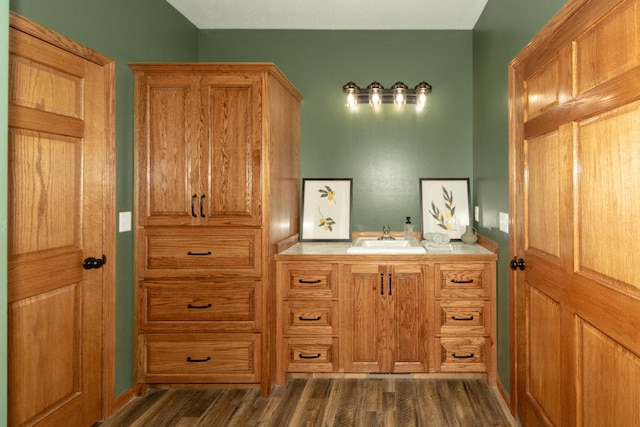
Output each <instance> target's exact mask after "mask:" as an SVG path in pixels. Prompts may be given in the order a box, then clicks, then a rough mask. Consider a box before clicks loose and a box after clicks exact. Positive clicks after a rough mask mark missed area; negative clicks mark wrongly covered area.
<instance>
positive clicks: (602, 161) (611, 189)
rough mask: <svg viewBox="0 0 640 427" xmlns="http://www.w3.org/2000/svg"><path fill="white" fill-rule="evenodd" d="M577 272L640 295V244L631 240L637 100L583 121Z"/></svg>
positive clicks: (637, 206)
mask: <svg viewBox="0 0 640 427" xmlns="http://www.w3.org/2000/svg"><path fill="white" fill-rule="evenodd" d="M578 132H579V133H578V145H579V163H580V185H579V187H578V206H577V207H576V210H577V220H578V233H579V234H578V236H577V239H578V241H579V246H578V248H577V250H578V253H577V255H578V257H577V264H578V265H577V268H578V270H579V271H580V272H581V273H583V274H585V275H587V276H590V277H592V278H596V279H598V280H602V281H605V282H606V283H609V284H612V285H615V286H618V287H620V288H622V289H623V290H628V289H634V290H635V292H636V295H637V294H638V292H640V270H639V269H638V268H637V265H636V264H635V262H634V261H633V258H634V257H629V256H620V253H619V251H618V249H619V244H620V242H624V253H625V254H629V253H631V254H633V253H638V252H640V240H638V239H635V238H630V237H631V236H633V235H634V233H635V232H636V231H635V230H636V229H637V227H638V223H637V221H636V220H635V216H634V215H632V214H631V213H632V212H640V198H638V197H636V195H638V194H640V180H638V179H634V178H633V177H634V176H635V175H636V174H637V169H638V164H640V144H638V141H639V140H640V102H634V103H632V104H629V105H627V106H623V107H620V108H617V109H615V110H612V111H611V112H608V113H605V114H601V115H598V116H596V117H593V118H591V119H588V120H585V121H583V122H581V123H580V128H579V131H578Z"/></svg>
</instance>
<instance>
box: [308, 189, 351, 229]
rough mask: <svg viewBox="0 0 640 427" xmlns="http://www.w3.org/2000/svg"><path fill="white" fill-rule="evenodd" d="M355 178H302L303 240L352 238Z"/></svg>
mask: <svg viewBox="0 0 640 427" xmlns="http://www.w3.org/2000/svg"><path fill="white" fill-rule="evenodd" d="M352 189H353V179H352V178H304V179H303V180H302V216H301V225H300V241H301V242H305V241H306V242H310V241H314V242H350V241H351V207H352V203H353V202H352V200H353V199H352V194H351V193H352Z"/></svg>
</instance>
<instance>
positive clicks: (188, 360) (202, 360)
mask: <svg viewBox="0 0 640 427" xmlns="http://www.w3.org/2000/svg"><path fill="white" fill-rule="evenodd" d="M209 360H211V357H207V358H205V359H193V358H191V356H189V357H187V362H189V363H204V362H208V361H209Z"/></svg>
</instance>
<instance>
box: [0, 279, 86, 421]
mask: <svg viewBox="0 0 640 427" xmlns="http://www.w3.org/2000/svg"><path fill="white" fill-rule="evenodd" d="M80 293H81V292H80V287H79V286H78V285H77V284H70V285H68V286H66V287H64V288H60V289H56V290H53V291H50V292H46V293H41V294H39V295H37V296H34V297H30V298H26V299H22V300H20V301H17V302H14V303H11V304H9V338H8V339H9V341H8V344H9V348H10V349H11V359H12V361H13V363H12V364H11V369H12V375H11V376H10V383H9V405H10V406H11V407H12V408H13V409H14V411H15V413H16V414H20V417H17V416H16V417H14V418H13V422H14V423H15V425H21V424H22V423H24V422H25V421H27V420H29V419H31V418H32V417H34V416H36V415H37V414H41V413H47V412H50V411H53V410H55V409H56V408H57V407H58V406H61V405H63V404H64V403H65V402H67V401H69V400H71V399H73V398H74V397H75V395H76V393H79V392H80V391H81V385H80V381H81V378H80V372H81V371H80V365H81V360H80V357H79V356H80V353H79V352H78V351H77V348H78V347H79V346H80V344H81V336H80V333H81V331H82V328H81V319H82V313H81V310H82V299H81V295H80ZM69 314H71V315H69ZM60 360H64V361H65V363H60Z"/></svg>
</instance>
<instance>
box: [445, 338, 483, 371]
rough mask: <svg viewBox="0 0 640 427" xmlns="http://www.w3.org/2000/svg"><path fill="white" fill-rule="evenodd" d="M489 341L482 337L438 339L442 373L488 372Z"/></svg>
mask: <svg viewBox="0 0 640 427" xmlns="http://www.w3.org/2000/svg"><path fill="white" fill-rule="evenodd" d="M487 354H488V341H487V340H486V339H485V338H481V337H455V338H452V337H447V338H444V337H443V338H436V360H437V361H438V363H439V365H440V366H439V367H440V369H439V370H440V372H486V371H487V367H486V363H485V362H486V355H487Z"/></svg>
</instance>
